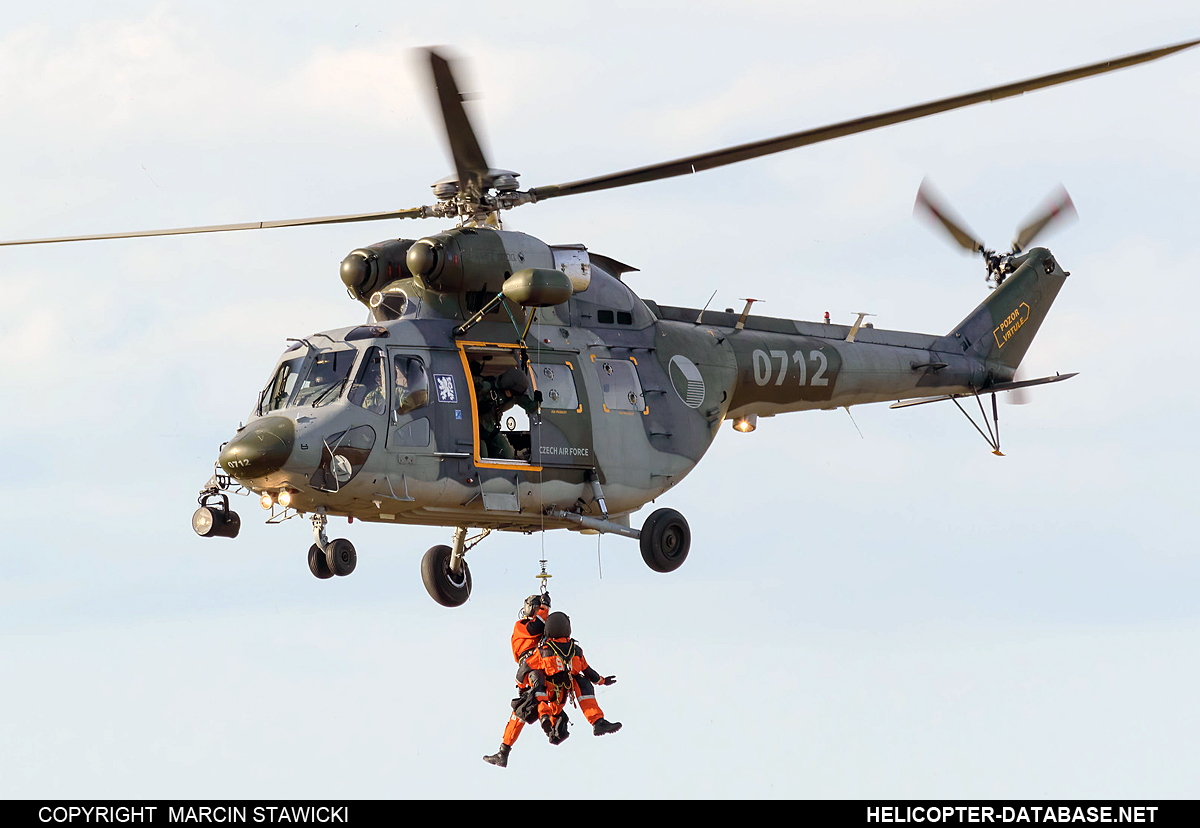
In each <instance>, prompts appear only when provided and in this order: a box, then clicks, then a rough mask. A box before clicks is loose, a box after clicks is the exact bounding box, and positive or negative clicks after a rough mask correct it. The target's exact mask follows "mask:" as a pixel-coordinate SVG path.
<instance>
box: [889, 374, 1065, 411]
mask: <svg viewBox="0 0 1200 828" xmlns="http://www.w3.org/2000/svg"><path fill="white" fill-rule="evenodd" d="M1077 376H1079V372H1078V371H1076V372H1075V373H1074V374H1055V375H1054V376H1052V377H1039V378H1038V379H1031V380H1018V381H1016V382H998V383H996V384H995V385H989V386H988V387H987V388H980V389H979V394H998V393H999V392H1001V391H1014V390H1016V389H1017V388H1028V387H1029V386H1031V385H1045V384H1047V383H1050V382H1062V381H1063V380H1069V379H1070V378H1071V377H1077ZM971 396H978V394H946V395H943V396H941V397H926V398H925V399H923V400H904V401H903V402H894V403H892V404H891V405H889V406H888V408H908V407H910V406H914V405H924V404H925V403H935V402H945V401H946V400H952V399H954V398H955V397H971Z"/></svg>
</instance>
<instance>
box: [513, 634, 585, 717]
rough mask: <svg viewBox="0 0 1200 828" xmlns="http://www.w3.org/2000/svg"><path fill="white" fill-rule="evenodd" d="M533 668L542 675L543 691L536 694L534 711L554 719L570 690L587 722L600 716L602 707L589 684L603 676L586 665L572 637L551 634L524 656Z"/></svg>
mask: <svg viewBox="0 0 1200 828" xmlns="http://www.w3.org/2000/svg"><path fill="white" fill-rule="evenodd" d="M526 663H527V664H528V665H529V667H530V668H531V669H533V670H540V671H542V673H543V674H544V675H545V676H546V688H547V689H546V693H545V695H544V696H543V694H540V693H539V694H538V702H539V703H538V715H539V716H549V717H550V719H551V720H552V721H554V720H557V719H558V717H559V715H560V714H561V713H562V711H563V707H564V706H565V705H566V702H567V696H568V694H574V696H575V699H576V700H577V701H578V703H579V708H580V709H581V710H582V711H583V715H584V716H586V717H587V720H588V724H592V725H594V724H595V723H596V722H597V721H598V720H599V719H603V718H604V711H603V710H601V709H600V705H599V704H597V703H596V695H595V688H594V687H593V685H596V684H600V685H603V684H604V677H603V676H602V675H600V674H599V673H597V672H596V671H595V670H593V669H592V668H591V667H590V666H588V663H587V659H586V658H584V657H583V648H582V647H580V646H579V644H578V643H577V642H576V641H575V639H574V638H552V639H549V640H548V641H546V642H545V643H544V644H543V645H542V646H541V647H539V648H538V651H537V652H536V653H534V654H533V655H530V656H528V657H527V658H526Z"/></svg>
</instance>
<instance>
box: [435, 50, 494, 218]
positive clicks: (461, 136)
mask: <svg viewBox="0 0 1200 828" xmlns="http://www.w3.org/2000/svg"><path fill="white" fill-rule="evenodd" d="M429 64H430V66H431V67H432V68H433V86H434V91H435V92H437V98H438V105H439V106H440V107H441V109H442V120H443V121H444V122H445V124H446V140H447V142H448V143H449V145H450V155H451V156H452V157H453V158H454V171H455V172H456V173H458V188H459V190H461V191H462V192H464V193H468V194H469V195H471V196H473V197H474V198H475V199H476V200H477V199H478V197H479V196H480V195H482V194H483V180H484V178H486V177H487V173H488V162H487V159H486V158H484V157H483V150H482V149H481V148H480V146H479V139H478V138H476V137H475V130H474V129H472V128H471V121H470V119H468V118H467V111H466V109H464V108H463V97H462V93H461V92H459V91H458V84H457V83H455V82H454V74H453V72H451V71H450V62H449V61H448V60H446V58H444V57H442V56H441V55H439V54H438V53H437V52H435V51H433V50H432V49H430V50H429Z"/></svg>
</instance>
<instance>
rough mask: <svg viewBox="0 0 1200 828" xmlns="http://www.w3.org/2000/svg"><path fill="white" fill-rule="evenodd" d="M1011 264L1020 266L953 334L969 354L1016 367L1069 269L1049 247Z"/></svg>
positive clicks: (1035, 249) (1017, 257)
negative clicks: (1065, 267) (1061, 263)
mask: <svg viewBox="0 0 1200 828" xmlns="http://www.w3.org/2000/svg"><path fill="white" fill-rule="evenodd" d="M1012 263H1013V264H1014V265H1017V268H1016V270H1015V271H1014V272H1013V274H1012V275H1011V276H1009V277H1008V278H1007V279H1005V280H1004V283H1003V284H1002V285H1000V287H998V288H996V290H994V291H993V292H992V294H991V295H990V296H988V298H987V299H985V300H984V301H983V302H982V303H981V304H980V305H979V307H977V308H975V310H973V311H971V313H970V314H969V315H968V316H967V318H966V319H964V320H963V321H962V322H960V323H959V324H958V326H957V327H955V328H954V330H952V331H951V332H950V336H949V338H950V339H952V340H955V341H956V342H958V344H959V347H960V348H962V350H963V352H965V353H966V354H968V355H970V356H973V357H977V358H979V359H982V360H985V361H987V362H991V363H999V364H1000V365H1003V366H1006V367H1008V368H1011V369H1013V370H1015V369H1016V367H1017V366H1018V365H1019V364H1020V362H1021V360H1022V359H1023V358H1024V356H1025V352H1026V351H1028V350H1029V346H1030V344H1031V343H1032V342H1033V337H1034V335H1035V334H1036V333H1037V331H1038V328H1040V327H1041V325H1042V321H1043V320H1044V319H1045V318H1046V313H1047V312H1048V311H1049V310H1050V305H1051V304H1052V303H1053V302H1054V298H1055V297H1056V296H1058V291H1059V289H1060V288H1062V286H1063V283H1064V282H1065V281H1066V278H1067V274H1066V273H1065V272H1064V271H1063V269H1062V268H1060V267H1059V266H1058V263H1057V262H1056V261H1055V260H1054V257H1053V256H1052V255H1050V251H1049V250H1046V249H1045V248H1044V247H1035V248H1034V249H1033V250H1030V251H1029V253H1027V254H1026V255H1024V256H1014V257H1013V259H1012Z"/></svg>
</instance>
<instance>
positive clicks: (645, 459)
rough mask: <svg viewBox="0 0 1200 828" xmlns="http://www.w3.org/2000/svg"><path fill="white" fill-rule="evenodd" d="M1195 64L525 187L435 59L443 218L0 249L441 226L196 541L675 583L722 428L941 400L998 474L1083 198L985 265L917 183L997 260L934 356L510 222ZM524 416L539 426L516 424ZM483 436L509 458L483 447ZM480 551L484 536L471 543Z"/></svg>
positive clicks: (363, 265) (447, 585) (364, 286)
mask: <svg viewBox="0 0 1200 828" xmlns="http://www.w3.org/2000/svg"><path fill="white" fill-rule="evenodd" d="M1198 43H1200V40H1193V41H1189V42H1186V43H1181V44H1177V45H1174V46H1169V47H1164V48H1160V49H1155V50H1151V51H1146V52H1141V53H1138V54H1134V55H1129V56H1126V57H1123V58H1118V59H1114V60H1109V61H1104V62H1101V63H1096V64H1091V65H1088V66H1084V67H1079V68H1076V69H1070V70H1066V71H1062V72H1057V73H1054V74H1050V75H1043V76H1040V77H1036V78H1031V79H1028V80H1025V81H1019V82H1015V83H1011V84H1006V85H1003V86H998V87H991V88H989V89H984V90H980V91H977V92H972V93H968V94H964V95H958V96H955V97H951V98H945V99H940V100H937V101H932V102H929V103H926V104H921V105H917V106H911V107H906V108H903V109H897V110H892V111H889V112H884V113H880V114H877V115H872V116H868V117H864V118H858V119H854V120H850V121H843V122H839V123H836V124H831V125H828V126H824V127H818V128H815V129H809V130H804V131H802V132H797V133H791V134H789V135H784V136H779V137H776V138H771V139H767V140H763V141H757V142H752V143H749V144H742V145H738V146H734V147H728V148H724V149H720V150H716V151H713V152H709V153H703V154H700V155H695V156H689V157H686V158H680V159H675V160H673V161H667V162H663V163H658V164H653V165H649V166H645V167H640V168H636V169H631V170H625V171H622V172H617V173H612V174H608V175H602V176H597V177H593V178H588V179H582V180H579V181H574V182H568V183H564V184H559V185H551V186H542V187H532V188H529V189H525V190H522V189H521V188H520V184H519V183H518V181H517V179H518V178H519V177H520V176H519V174H518V173H516V172H513V171H509V170H503V169H498V168H493V167H492V166H491V165H490V164H489V162H488V159H487V158H486V156H485V153H484V152H483V150H482V148H481V146H480V144H479V141H478V139H477V137H476V134H475V131H474V129H473V127H472V124H471V121H470V119H469V118H468V115H467V110H466V107H465V106H464V96H463V95H462V94H461V93H460V91H459V88H458V84H457V83H456V81H455V77H454V73H453V70H452V66H451V63H450V61H449V60H447V59H446V58H445V57H444V56H443V55H441V54H439V53H438V52H436V51H429V52H428V60H429V66H430V70H431V73H432V79H433V89H434V92H435V95H436V99H437V101H438V104H439V108H440V111H441V114H442V117H443V122H444V128H445V134H446V136H447V140H448V144H449V149H450V155H451V158H452V160H453V165H454V172H453V173H452V174H451V175H449V176H447V177H445V178H443V179H441V180H439V181H437V182H435V183H434V184H433V185H432V186H433V194H434V196H435V199H436V202H435V203H434V204H432V205H427V206H421V207H414V208H410V209H404V210H390V211H380V212H373V213H359V214H352V215H341V216H323V217H314V218H304V219H293V220H283V221H263V222H249V223H242V224H226V225H209V226H204V227H191V228H174V229H166V230H151V231H139V232H132V233H110V234H98V235H85V236H68V237H58V238H48V239H31V240H22V241H15V242H0V245H14V244H42V243H56V242H68V241H84V240H97V239H106V238H131V237H141V236H155V235H176V234H189V233H208V232H221V231H233V230H246V229H262V228H269V227H287V226H309V225H324V224H338V223H350V222H364V221H376V220H387V219H417V218H420V219H441V220H443V221H447V222H452V223H453V225H454V226H453V227H450V228H449V229H445V230H442V231H440V232H436V233H433V234H430V235H425V236H422V237H420V238H416V239H406V238H396V239H387V240H384V241H381V242H377V243H374V244H369V245H366V246H363V247H360V248H356V249H354V250H352V251H351V252H350V253H349V254H348V255H347V256H346V257H345V258H344V259H343V260H342V262H341V266H340V274H339V275H340V279H341V282H342V285H343V287H344V289H345V290H346V291H347V293H348V295H349V296H350V298H351V299H353V300H354V301H357V302H359V303H360V304H362V305H363V306H364V308H365V309H366V312H367V319H366V320H365V322H364V323H363V324H361V325H355V326H349V327H341V328H336V329H331V330H326V331H321V332H318V333H314V334H310V335H307V336H305V337H303V338H298V339H293V340H290V345H289V347H288V349H287V350H286V351H285V352H284V353H283V354H282V355H281V356H280V358H279V360H278V361H277V363H276V365H275V366H274V368H273V370H272V371H271V373H270V375H269V379H268V381H267V383H266V385H265V386H264V387H263V388H261V389H260V390H259V392H258V396H257V400H256V401H255V403H254V405H253V408H252V410H251V411H250V413H249V416H248V418H247V420H246V422H245V423H244V424H242V425H241V426H240V427H239V428H238V430H237V431H236V433H235V434H234V435H233V436H232V437H231V438H230V439H229V440H228V441H227V442H226V443H224V444H222V445H221V446H220V448H219V456H218V459H217V462H216V464H215V468H214V474H213V475H212V477H211V478H210V479H209V481H208V482H207V483H206V484H205V485H204V486H203V488H202V489H201V491H200V493H199V496H198V508H197V509H196V510H195V512H194V514H193V516H192V528H193V530H194V531H195V532H196V533H197V534H198V535H200V536H202V537H224V538H231V539H232V538H236V537H237V535H238V533H239V529H240V525H241V519H240V517H239V515H238V513H237V512H236V511H234V510H233V508H231V505H230V495H231V494H235V493H240V494H247V495H254V496H257V497H258V498H259V500H260V502H261V505H262V506H263V508H264V510H265V511H267V512H268V513H269V514H268V517H267V522H268V523H272V524H274V523H283V522H285V521H287V520H290V519H293V518H300V519H305V518H307V519H308V521H309V522H310V523H311V526H312V533H313V543H312V545H311V546H310V547H309V550H308V565H309V569H310V571H311V572H312V574H313V575H315V576H316V577H318V578H321V579H328V578H332V577H335V576H347V575H350V574H351V573H353V571H354V570H355V568H356V564H357V551H356V550H355V547H354V545H353V543H352V542H351V541H349V540H348V539H345V538H334V539H330V537H329V536H328V531H327V530H328V523H329V519H330V518H342V517H344V518H346V519H347V521H348V522H350V523H352V522H353V521H354V520H359V521H363V522H376V523H399V524H409V525H414V524H416V525H430V526H441V527H448V528H453V538H452V541H451V543H450V544H449V545H438V546H434V547H432V548H431V549H429V550H428V551H427V552H426V553H425V554H424V556H423V558H422V561H421V574H422V580H423V582H424V584H425V587H426V589H427V590H428V592H429V593H430V595H431V597H432V598H433V599H434V600H435V601H436V602H438V603H439V604H442V605H444V606H449V607H453V606H459V605H461V604H463V603H465V602H466V601H467V600H468V598H469V596H470V594H471V589H472V580H471V573H470V569H469V567H468V565H467V561H466V554H467V552H468V551H469V550H470V549H471V548H473V547H474V546H475V545H476V544H478V543H479V542H481V541H482V540H483V539H484V538H485V537H486V536H487V535H488V534H489V533H491V532H493V531H510V532H522V533H534V532H544V531H547V530H551V529H567V530H574V531H581V532H598V533H611V534H617V535H622V536H625V537H628V538H631V539H634V540H637V541H638V543H639V547H640V550H641V554H642V557H643V559H644V561H645V562H646V564H647V565H648V566H649V567H650V568H651V569H652V570H654V571H657V572H671V571H674V570H675V569H677V568H678V567H679V566H681V565H682V564H683V563H684V561H685V560H686V558H687V556H688V553H689V550H690V545H691V530H690V527H689V525H688V522H687V520H686V518H685V517H684V516H683V515H682V514H680V513H679V512H677V511H675V510H673V509H670V508H658V509H656V510H655V511H653V512H652V513H651V514H650V515H649V516H648V518H646V520H645V521H644V522H642V523H641V525H640V527H635V526H634V525H633V524H632V521H631V516H632V515H633V513H635V512H637V511H638V510H639V509H641V508H642V507H643V506H645V505H646V504H647V503H650V502H652V501H655V500H656V499H657V498H659V497H662V496H663V495H665V494H666V493H668V492H669V491H670V490H671V489H672V488H673V487H674V486H675V485H677V484H678V483H679V482H680V481H681V480H682V479H683V478H684V477H685V476H686V475H687V474H688V473H690V471H691V470H692V469H693V468H694V467H695V466H696V464H697V463H698V462H699V461H700V459H701V458H702V457H703V455H704V454H705V452H706V451H707V449H708V448H709V446H710V445H711V444H712V441H713V440H714V439H715V437H716V434H717V431H718V430H719V428H720V426H721V424H722V423H723V422H724V421H726V420H728V421H730V422H731V424H732V427H733V429H734V430H735V431H738V432H741V433H748V432H752V431H754V430H755V428H756V425H757V420H758V418H759V417H771V416H775V415H777V414H782V413H789V412H794V411H807V410H821V409H835V408H848V407H850V406H853V405H860V404H865V403H880V402H892V403H893V407H907V406H912V405H920V404H925V403H932V402H939V401H950V402H953V403H954V404H955V405H957V406H959V407H960V409H961V408H962V406H961V401H963V400H967V398H973V399H974V400H975V401H976V403H978V406H979V412H980V414H981V415H982V416H983V421H982V422H983V428H980V426H979V425H978V424H976V425H975V427H976V429H978V430H979V431H980V433H981V434H982V435H983V436H984V439H985V440H987V442H988V445H989V446H990V447H991V448H992V451H993V453H995V454H998V455H999V454H1001V451H1000V439H999V430H998V416H997V412H996V395H997V394H998V393H1001V392H1005V391H1012V390H1018V389H1023V388H1026V387H1030V386H1034V385H1041V384H1048V383H1054V382H1059V381H1062V380H1066V379H1069V378H1070V377H1072V376H1074V374H1058V375H1054V376H1050V377H1041V378H1038V379H1032V380H1024V379H1020V380H1019V379H1017V378H1016V371H1017V368H1018V367H1019V365H1020V363H1021V361H1022V358H1023V357H1024V355H1025V353H1026V351H1027V350H1028V348H1029V346H1030V344H1031V343H1032V340H1033V338H1034V336H1035V334H1036V333H1037V331H1038V329H1039V327H1040V326H1041V324H1042V322H1043V321H1044V319H1045V317H1046V315H1047V313H1048V311H1049V308H1050V306H1051V304H1052V302H1053V301H1054V299H1055V298H1056V296H1057V294H1058V292H1059V291H1060V289H1061V288H1062V287H1063V285H1064V284H1065V281H1066V279H1067V277H1068V275H1069V274H1068V273H1067V272H1066V271H1065V270H1063V269H1062V267H1061V266H1060V265H1059V263H1058V262H1057V260H1056V259H1055V257H1054V256H1053V255H1052V254H1051V253H1050V251H1049V250H1047V249H1045V248H1041V247H1031V245H1032V244H1033V242H1034V240H1035V239H1036V238H1037V237H1038V236H1039V235H1040V234H1041V233H1042V232H1044V231H1045V230H1047V229H1048V228H1049V227H1051V226H1053V225H1055V224H1056V223H1058V222H1059V221H1061V220H1063V219H1065V218H1067V217H1069V216H1070V215H1071V214H1072V212H1073V209H1072V207H1071V204H1070V199H1069V197H1067V196H1066V195H1065V192H1063V193H1060V194H1059V195H1058V196H1056V197H1054V198H1053V199H1052V200H1051V201H1050V202H1049V203H1048V204H1047V205H1045V206H1044V207H1043V208H1041V209H1040V210H1039V211H1038V212H1037V213H1036V214H1035V215H1034V216H1033V217H1031V218H1030V219H1029V220H1027V221H1026V222H1025V223H1024V224H1023V226H1022V227H1021V228H1020V229H1019V230H1018V232H1017V234H1016V238H1015V240H1014V242H1013V244H1012V247H1011V250H1010V251H1009V252H1007V253H997V252H995V251H993V250H990V249H989V248H987V247H986V246H985V245H984V244H983V243H981V242H979V241H977V239H976V237H975V235H974V234H973V233H972V232H971V231H969V230H968V229H967V228H966V226H965V224H964V223H963V222H962V221H961V220H960V219H958V218H957V217H956V216H954V215H953V213H952V212H951V211H950V210H949V209H948V208H947V207H945V206H944V204H943V203H942V202H941V200H940V198H939V197H937V196H936V195H935V194H934V193H933V191H932V189H930V188H929V187H928V186H926V185H923V186H922V188H921V190H920V191H919V193H918V199H917V207H918V209H919V210H921V211H924V212H926V213H928V214H929V215H930V216H932V218H933V219H934V220H935V221H936V222H937V223H938V224H939V225H940V226H941V227H942V228H943V229H944V230H946V231H947V232H948V233H949V234H950V236H951V237H952V238H953V239H954V241H955V242H956V243H958V244H959V245H960V246H961V247H963V248H964V249H965V250H969V251H971V252H974V253H978V254H980V255H981V256H982V257H983V259H984V263H985V267H986V270H987V283H988V286H989V287H990V291H989V293H988V294H987V296H986V297H985V298H984V300H983V301H982V302H981V303H980V304H979V305H978V306H977V307H976V308H975V309H974V310H972V311H971V312H970V313H969V314H968V315H967V316H966V317H965V318H963V319H962V320H961V321H960V322H959V323H958V324H957V325H955V326H954V327H953V328H952V329H951V330H950V332H949V333H947V334H944V335H934V334H922V333H911V332H904V331H894V330H883V329H878V328H875V327H874V326H873V325H872V324H871V323H870V322H867V321H866V316H868V315H867V314H858V319H857V321H855V322H854V324H852V325H839V324H834V323H832V322H830V321H829V320H828V319H826V320H825V321H819V322H805V321H797V320H788V319H780V318H772V317H765V316H759V315H752V314H751V313H750V311H751V308H752V305H753V304H754V303H755V302H756V301H757V300H754V299H746V300H744V301H745V302H746V304H745V306H744V308H743V309H742V310H741V311H740V312H738V311H736V310H734V309H726V310H723V311H715V310H709V309H708V308H707V307H705V308H701V309H696V308H683V307H674V306H669V305H665V304H659V303H657V302H655V301H653V300H650V299H646V298H642V297H639V296H638V295H637V294H636V293H634V291H633V290H632V289H631V288H630V287H629V286H628V284H627V283H626V281H625V280H624V279H623V276H624V275H625V274H627V273H630V272H634V271H635V270H636V268H634V267H632V266H630V265H627V264H624V263H622V262H620V261H618V260H617V259H615V258H612V257H610V256H606V255H604V254H601V253H598V252H596V251H592V250H589V249H588V248H587V247H586V246H584V245H582V244H547V243H545V242H543V241H541V240H539V239H536V238H534V237H532V236H530V235H527V234H524V233H521V232H519V231H515V230H511V229H505V227H504V226H503V222H502V220H501V215H502V213H503V212H504V211H507V210H509V209H513V208H515V207H518V206H523V205H527V204H533V203H537V202H540V201H546V200H548V199H551V198H556V197H560V196H566V195H578V194H583V193H588V192H595V191H600V190H604V189H611V188H616V187H623V186H628V185H632V184H637V183H644V182H650V181H654V180H660V179H664V178H669V177H674V176H680V175H689V174H693V173H696V172H700V171H702V170H707V169H713V168H716V167H719V166H724V165H727V164H732V163H735V162H738V161H744V160H749V159H752V158H756V157H761V156H765V155H769V154H772V153H776V152H782V151H784V150H788V149H794V148H797V147H800V146H805V145H809V144H814V143H818V142H821V141H826V140H831V139H833V138H837V137H842V136H847V135H852V134H855V133H859V132H865V131H868V130H873V129H878V128H881V127H884V126H888V125H891V124H895V123H900V122H903V121H908V120H914V119H917V118H923V117H927V116H930V115H934V114H937V113H939V112H945V111H949V110H952V109H956V108H960V107H965V106H970V105H973V104H976V103H981V102H984V101H991V100H998V99H1001V98H1005V97H1012V96H1016V95H1020V94H1022V93H1024V92H1027V91H1033V90H1036V89H1040V88H1045V87H1048V86H1053V85H1057V84H1061V83H1066V82H1069V81H1073V80H1077V79H1081V78H1085V77H1090V76H1093V75H1097V74H1101V73H1105V72H1109V71H1114V70H1117V69H1121V68H1125V67H1128V66H1132V65H1136V64H1139V63H1143V62H1146V61H1150V60H1155V59H1157V58H1160V57H1164V56H1166V55H1169V54H1173V53H1175V52H1178V51H1181V50H1183V49H1187V48H1191V47H1192V46H1195V45H1197V44H1198ZM506 386H507V387H506ZM509 395H511V396H509ZM988 396H990V397H991V418H990V421H989V419H988V416H987V412H986V410H985V408H984V404H983V400H984V399H985V398H986V397H988ZM517 401H521V402H524V403H525V404H526V405H525V406H516V407H509V406H511V405H512V403H513V402H517ZM527 409H528V410H527ZM963 413H964V414H966V413H967V412H966V411H965V410H964V411H963ZM493 419H494V420H495V425H496V427H497V428H498V431H499V436H498V437H496V436H495V435H490V434H488V433H486V432H487V431H488V429H489V428H490V426H491V421H492V420H493ZM972 423H974V420H972ZM984 429H986V431H985V430H984ZM489 438H490V439H489ZM498 447H499V449H500V450H497V449H498ZM471 530H478V531H477V534H475V535H473V536H470V537H469V534H470V532H471Z"/></svg>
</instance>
